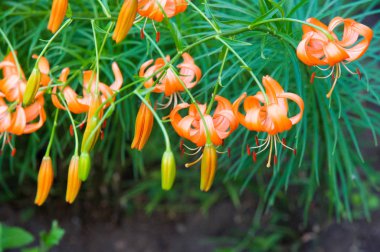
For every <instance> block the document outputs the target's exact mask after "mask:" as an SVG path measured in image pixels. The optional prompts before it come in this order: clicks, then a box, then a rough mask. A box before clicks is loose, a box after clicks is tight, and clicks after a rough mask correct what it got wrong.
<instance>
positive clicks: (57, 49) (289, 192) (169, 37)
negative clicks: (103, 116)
mask: <svg viewBox="0 0 380 252" xmlns="http://www.w3.org/2000/svg"><path fill="white" fill-rule="evenodd" d="M102 2H103V3H104V4H105V6H106V7H107V8H109V10H110V11H111V14H112V17H113V18H116V17H117V14H118V11H119V9H120V5H121V3H122V1H121V0H120V1H117V0H116V1H107V0H102ZM192 2H193V4H194V5H195V6H196V7H197V9H196V8H194V7H192V6H189V7H188V9H187V11H186V12H185V13H183V14H180V15H179V16H177V17H175V18H172V19H171V20H170V21H164V22H163V23H160V24H156V25H157V28H158V29H159V31H160V32H161V41H160V42H159V43H155V38H154V37H155V31H154V29H153V27H152V25H151V23H149V22H148V24H147V27H146V28H145V31H146V33H147V38H146V39H145V40H141V39H140V28H141V26H142V24H143V23H141V22H140V23H137V24H136V25H135V26H134V27H133V28H132V30H131V32H130V34H129V35H128V37H127V39H126V40H125V41H123V42H122V43H121V44H119V45H115V43H114V42H113V41H112V40H111V38H108V39H107V42H106V45H105V49H104V52H103V54H102V55H101V58H100V61H101V65H100V66H101V73H100V80H102V81H103V82H105V83H111V82H112V81H113V76H112V71H111V68H110V67H111V63H112V62H113V61H116V62H117V63H118V64H119V66H120V68H121V69H122V72H123V75H124V80H125V83H124V85H127V84H128V83H131V82H133V81H134V80H136V79H137V73H138V70H139V68H140V66H141V64H142V63H143V62H145V61H146V60H148V59H151V58H157V57H160V54H159V51H160V50H161V51H162V52H163V53H164V54H168V55H172V56H173V55H175V53H176V51H177V50H178V49H179V48H180V47H181V44H183V45H189V44H192V43H194V42H195V41H198V40H199V39H200V38H202V37H204V36H207V35H211V34H214V33H215V31H214V30H213V29H212V28H211V27H210V25H209V24H208V22H207V21H206V20H205V19H204V17H202V15H201V13H203V14H204V15H205V17H206V18H208V19H209V20H212V22H215V23H216V24H217V25H218V26H220V27H221V29H222V30H225V31H230V30H234V29H237V28H239V27H243V26H246V25H248V24H251V23H254V22H256V21H258V20H260V19H263V18H278V17H284V16H286V17H292V18H298V19H301V20H305V19H306V18H308V17H310V16H314V17H316V18H319V19H321V20H323V21H324V22H326V23H328V22H329V20H331V18H332V17H334V16H342V17H347V18H348V17H350V18H354V19H355V20H357V21H358V22H362V23H364V24H366V25H368V26H370V27H371V28H372V29H373V31H374V38H373V41H372V43H371V47H370V49H369V50H368V52H367V53H366V55H365V56H364V57H363V58H361V59H360V60H359V62H355V63H353V65H354V69H355V67H358V68H360V70H361V72H362V73H363V79H362V80H358V78H357V77H356V76H351V75H349V74H348V73H345V74H343V77H342V78H341V80H340V81H339V84H338V87H337V89H336V91H335V93H334V96H333V98H332V101H331V103H329V101H327V100H326V99H325V95H324V94H325V93H326V92H327V91H328V89H329V86H330V84H329V82H328V81H325V80H319V81H316V82H315V83H314V85H310V83H309V78H310V76H311V73H312V71H313V70H312V69H311V68H308V67H305V66H304V65H302V63H301V62H300V61H299V60H298V59H297V57H296V54H295V47H296V46H297V43H298V42H299V40H300V38H301V36H302V30H301V25H300V24H291V23H286V22H279V23H273V24H268V25H262V26H259V27H257V29H256V30H254V31H252V32H249V33H244V34H240V35H237V36H235V37H229V38H226V41H227V43H228V44H229V45H230V46H231V47H232V48H234V50H236V52H237V53H238V54H239V55H241V57H242V58H243V59H244V60H245V61H246V63H247V65H248V66H249V67H250V68H251V69H252V71H253V72H254V73H255V74H256V75H257V76H259V77H260V78H261V76H263V75H266V74H271V75H272V76H274V77H275V78H276V79H278V80H281V83H282V84H283V85H284V87H285V88H286V89H287V90H290V91H292V92H296V93H298V94H300V95H301V96H302V97H303V98H304V99H305V101H307V105H308V107H307V110H306V112H305V113H306V115H305V117H304V119H303V121H302V123H301V124H300V125H298V126H297V127H295V128H294V129H293V130H292V131H291V132H289V133H287V134H286V137H287V139H288V143H289V144H290V145H292V146H297V152H298V155H297V156H293V155H292V153H287V152H281V154H280V155H279V156H280V157H281V159H280V160H281V162H279V164H278V165H277V166H275V167H273V168H270V169H267V168H266V167H265V165H264V162H265V158H266V156H265V155H264V156H261V157H259V160H258V162H257V163H253V162H252V158H251V157H249V156H247V155H246V154H245V147H246V145H247V144H253V141H254V136H255V134H253V133H248V132H246V131H245V130H244V129H243V128H242V127H240V128H239V130H237V131H236V132H235V133H234V134H233V135H232V136H231V138H230V139H229V141H227V142H226V148H227V147H230V148H231V150H232V151H231V152H232V156H231V158H230V159H229V158H228V157H227V155H222V156H220V157H219V169H218V172H217V176H216V180H215V182H214V186H213V188H212V190H211V191H210V192H208V193H203V192H200V191H199V189H198V188H199V169H198V168H196V167H194V168H191V169H185V168H184V166H183V164H184V163H185V162H187V161H188V160H191V159H189V158H188V157H182V156H181V155H180V151H179V141H180V140H179V138H178V137H176V135H175V133H174V132H173V131H169V133H170V137H171V141H172V145H173V147H174V149H175V150H178V151H177V153H176V158H177V179H176V183H175V185H174V188H173V189H172V190H171V191H169V192H164V191H162V190H161V184H160V183H161V182H160V178H161V177H160V176H161V175H160V161H161V156H162V153H163V151H164V150H165V146H164V145H163V138H162V134H161V132H160V130H159V128H158V127H157V125H156V127H155V129H154V130H153V133H152V136H151V138H150V140H149V142H148V144H147V146H146V148H145V149H144V150H143V152H142V153H140V152H138V151H135V150H131V149H130V144H131V141H132V138H133V129H134V122H135V117H136V113H137V109H138V106H139V104H140V103H139V101H138V99H137V98H136V97H133V96H132V97H131V98H130V99H126V100H125V101H124V102H123V103H121V104H119V105H118V106H117V108H116V110H115V112H114V114H113V115H112V118H111V119H110V120H108V123H107V128H106V129H105V132H104V135H105V137H104V140H103V141H101V142H99V143H98V144H97V146H96V148H95V150H94V153H93V155H92V157H93V161H94V162H93V163H94V167H93V170H92V172H91V174H90V177H89V179H88V181H87V182H86V183H85V184H83V186H82V188H81V191H80V194H79V196H78V198H77V199H76V201H75V203H74V204H73V205H68V204H66V203H65V201H64V195H65V191H66V174H67V167H68V163H69V160H70V158H71V155H72V150H73V146H74V140H73V138H72V137H71V136H70V135H69V134H68V128H69V125H70V121H69V120H68V117H67V116H66V115H64V113H62V116H61V117H60V119H59V126H58V129H57V130H58V131H57V136H58V137H57V138H56V139H55V141H54V144H53V148H52V155H51V156H52V159H53V162H54V167H55V174H56V176H55V181H54V185H53V188H52V191H51V193H50V196H49V199H48V200H47V202H46V203H45V204H44V205H43V206H42V207H37V206H35V205H34V204H33V200H34V197H35V190H36V177H37V172H38V167H39V164H40V160H41V159H42V156H43V154H44V152H45V148H46V146H47V142H48V140H49V135H50V134H49V133H50V130H51V128H52V123H53V120H52V119H51V120H49V119H48V120H47V122H46V124H45V126H44V127H43V128H42V129H41V130H40V131H38V132H37V133H34V134H32V135H29V136H22V137H16V138H14V139H13V140H12V141H13V144H14V145H15V146H16V148H17V154H16V156H15V157H10V153H9V149H7V148H5V149H4V151H3V153H2V155H1V156H0V222H1V224H2V227H5V226H17V227H20V228H22V229H24V230H25V231H27V232H29V233H31V234H32V235H33V236H34V241H33V242H32V243H31V244H29V245H28V246H27V247H29V248H31V247H33V248H34V247H36V246H37V247H38V249H39V250H41V251H43V249H45V248H42V247H43V246H41V244H44V243H49V239H51V240H50V241H51V243H54V244H55V243H57V246H54V247H52V251H221V252H222V251H223V252H224V251H369V252H371V251H378V250H379V248H380V225H379V223H380V210H379V209H380V201H379V198H378V196H379V194H378V189H379V185H380V173H379V171H380V170H379V169H380V166H379V161H380V155H379V154H380V148H379V147H377V138H378V135H379V134H380V116H379V115H380V114H379V111H380V110H379V104H380V102H379V101H380V99H379V98H378V96H379V95H380V92H379V91H380V86H379V81H378V80H379V78H380V71H379V67H380V49H379V48H380V41H379V37H380V34H379V28H380V25H379V16H380V6H379V4H380V1H378V0H375V1H372V0H361V1H345V0H335V1H312V0H309V1H307V0H303V1H295V0H283V1H269V0H231V1H225V0H209V1H192ZM50 6H51V1H47V0H38V1H34V0H21V1H13V0H2V1H1V2H0V28H1V29H3V30H4V32H5V33H6V34H7V36H8V38H9V40H10V41H11V43H12V45H13V46H14V48H15V49H16V50H17V51H18V55H19V60H20V62H21V65H22V66H23V69H24V71H25V72H26V73H27V74H29V73H30V72H31V69H32V67H33V64H34V61H33V60H32V59H31V55H32V54H34V53H36V54H38V53H39V52H40V51H41V50H42V48H43V47H44V45H45V43H46V40H48V39H49V38H50V37H51V34H50V33H49V31H47V29H46V26H47V21H48V17H49V14H50ZM68 15H69V16H72V17H73V19H74V21H73V22H72V24H71V25H70V26H69V27H68V28H67V29H66V30H64V31H63V32H62V34H61V35H60V36H59V37H58V38H57V40H55V41H54V42H53V43H52V46H51V47H50V48H49V50H48V51H47V53H46V57H47V58H48V59H49V61H50V63H51V67H52V71H51V75H52V77H53V78H58V75H59V72H60V71H61V69H62V68H63V67H70V68H71V69H72V71H73V76H75V78H73V81H72V83H71V84H70V85H72V86H73V87H76V88H78V89H79V87H80V85H81V72H82V71H83V70H86V69H88V68H89V67H90V66H91V64H92V63H93V62H94V59H95V51H94V45H93V38H92V29H91V23H90V19H91V18H99V17H104V14H103V13H102V8H101V7H100V5H99V3H98V2H97V1H96V0H90V1H80V0H70V11H69V14H68ZM75 18H77V19H75ZM96 25H97V28H96V31H97V36H98V38H99V41H100V40H101V39H103V37H104V36H105V34H106V33H105V31H106V28H107V27H108V25H109V20H97V21H96ZM222 50H223V45H222V44H221V43H220V42H218V41H214V40H212V41H209V42H207V43H204V44H201V45H199V46H197V47H195V48H193V49H192V50H191V52H190V53H191V55H192V56H193V57H194V59H195V61H196V63H197V64H198V66H200V68H201V69H202V72H203V78H202V80H201V82H200V84H199V85H198V86H197V87H196V88H194V89H193V90H192V93H193V95H194V96H195V98H196V99H197V100H199V101H201V102H206V101H207V100H208V97H209V95H210V94H211V92H212V89H213V86H214V85H215V83H216V80H217V77H218V72H219V68H220V65H221V60H220V53H221V52H222ZM8 52H9V48H8V46H7V44H6V43H5V42H4V40H3V39H0V59H3V58H4V56H5V55H6V54H7V53H8ZM252 83H253V81H252V79H251V76H250V75H249V74H248V73H247V69H245V68H243V67H241V63H240V62H238V61H237V59H236V57H235V56H234V55H233V54H232V53H230V54H229V55H228V57H227V60H226V66H225V70H224V71H223V74H222V84H223V88H222V89H221V90H220V94H221V95H223V96H225V97H228V98H230V99H231V100H235V99H236V98H237V97H238V96H239V95H240V94H241V92H242V90H245V91H248V92H251V93H253V92H256V91H257V88H256V87H255V86H254V85H252ZM131 91H133V88H131V89H129V90H128V91H127V93H128V92H131ZM127 93H126V94H127ZM124 95H125V94H124ZM46 97H47V98H46V100H47V101H46V104H47V105H46V109H47V111H48V115H49V117H50V118H52V116H53V114H54V108H53V107H52V105H51V102H50V98H49V95H46ZM120 97H122V95H121V96H120ZM120 97H119V98H120ZM161 98H162V97H160V96H157V97H156V98H155V99H156V100H158V101H160V99H161ZM184 99H185V100H187V101H188V100H189V99H188V97H186V96H185V97H184ZM167 113H168V111H163V112H162V115H163V116H164V115H166V114H167ZM83 119H84V116H82V117H81V116H77V117H76V120H77V121H81V120H83ZM167 128H168V129H170V127H169V125H168V127H167ZM333 148H334V150H335V152H334V153H331V150H332V149H333ZM361 156H362V157H363V159H364V160H365V162H363V161H362V160H361ZM54 220H57V222H58V225H59V227H60V228H59V227H57V226H54V228H53V229H51V226H52V223H53V221H54ZM0 230H2V229H0ZM49 230H53V231H54V232H53V231H52V232H50V233H46V232H48V231H49ZM63 230H64V235H63V236H62V234H63ZM43 231H45V233H41V232H43ZM1 234H2V232H0V237H1ZM46 234H50V236H48V235H46ZM61 236H62V239H59V238H60V237H61ZM53 240H54V241H56V242H53ZM0 242H1V239H0ZM16 251H17V250H16Z"/></svg>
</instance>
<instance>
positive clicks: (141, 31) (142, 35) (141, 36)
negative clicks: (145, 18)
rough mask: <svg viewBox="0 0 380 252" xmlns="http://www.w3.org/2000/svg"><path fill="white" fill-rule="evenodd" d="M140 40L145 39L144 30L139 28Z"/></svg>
mask: <svg viewBox="0 0 380 252" xmlns="http://www.w3.org/2000/svg"><path fill="white" fill-rule="evenodd" d="M140 38H141V39H144V38H145V34H144V28H141V30H140Z"/></svg>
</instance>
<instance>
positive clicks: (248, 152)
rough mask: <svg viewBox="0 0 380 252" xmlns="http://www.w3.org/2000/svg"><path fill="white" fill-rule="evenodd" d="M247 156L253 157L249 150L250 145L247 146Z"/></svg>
mask: <svg viewBox="0 0 380 252" xmlns="http://www.w3.org/2000/svg"><path fill="white" fill-rule="evenodd" d="M247 154H248V156H249V155H251V149H250V148H249V144H247Z"/></svg>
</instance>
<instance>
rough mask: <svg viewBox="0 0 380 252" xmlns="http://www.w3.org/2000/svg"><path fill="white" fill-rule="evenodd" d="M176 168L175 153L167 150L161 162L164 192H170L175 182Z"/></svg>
mask: <svg viewBox="0 0 380 252" xmlns="http://www.w3.org/2000/svg"><path fill="white" fill-rule="evenodd" d="M175 173H176V166H175V159H174V155H173V152H172V151H171V150H167V151H165V152H164V155H163V156H162V162H161V186H162V189H163V190H166V191H168V190H170V189H171V188H172V186H173V183H174V180H175Z"/></svg>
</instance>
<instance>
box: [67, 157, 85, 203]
mask: <svg viewBox="0 0 380 252" xmlns="http://www.w3.org/2000/svg"><path fill="white" fill-rule="evenodd" d="M78 166H79V157H78V156H77V155H75V156H73V157H72V158H71V161H70V165H69V172H68V175H67V190H66V202H67V203H69V204H71V203H73V202H74V200H75V198H76V197H77V195H78V192H79V189H80V186H81V184H82V182H81V181H80V179H79V171H78Z"/></svg>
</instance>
